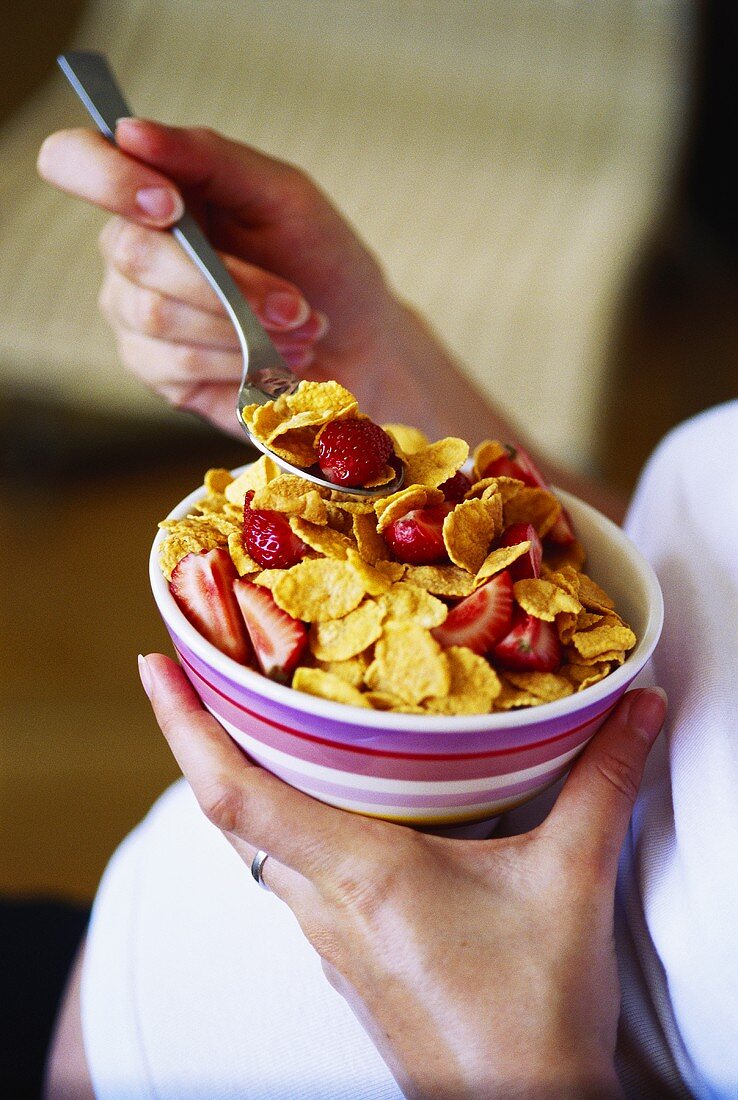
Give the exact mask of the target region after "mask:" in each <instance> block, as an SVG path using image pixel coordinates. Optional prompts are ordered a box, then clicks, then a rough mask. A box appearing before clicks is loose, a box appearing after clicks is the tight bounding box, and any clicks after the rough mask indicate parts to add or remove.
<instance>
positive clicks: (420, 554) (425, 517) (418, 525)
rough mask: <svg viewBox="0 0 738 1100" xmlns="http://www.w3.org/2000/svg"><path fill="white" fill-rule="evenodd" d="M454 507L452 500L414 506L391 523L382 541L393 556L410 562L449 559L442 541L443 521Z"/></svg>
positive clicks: (419, 562) (417, 563)
mask: <svg viewBox="0 0 738 1100" xmlns="http://www.w3.org/2000/svg"><path fill="white" fill-rule="evenodd" d="M453 508H454V505H453V503H446V504H436V505H434V506H433V507H432V508H414V509H413V510H412V511H411V512H406V513H405V515H404V516H400V518H399V519H396V520H395V521H394V523H390V525H389V526H388V527H387V528H386V529H385V530H384V531H383V532H382V534H383V536H384V541H385V542H386V543H387V545H388V546H389V548H390V550H391V551H392V553H393V554H394V555H395V557H396V558H398V559H399V560H400V561H406V562H410V563H411V564H412V565H433V564H437V563H439V562H445V561H448V554H447V552H446V544H445V543H444V541H443V521H444V520H445V518H446V516H447V515H448V514H449V512H451V511H453Z"/></svg>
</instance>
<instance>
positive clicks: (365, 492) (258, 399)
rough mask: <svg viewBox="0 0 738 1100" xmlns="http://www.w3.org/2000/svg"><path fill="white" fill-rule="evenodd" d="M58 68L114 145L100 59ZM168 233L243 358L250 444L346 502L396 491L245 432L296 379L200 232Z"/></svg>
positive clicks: (121, 108) (113, 103) (239, 406)
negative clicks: (306, 460) (304, 464)
mask: <svg viewBox="0 0 738 1100" xmlns="http://www.w3.org/2000/svg"><path fill="white" fill-rule="evenodd" d="M57 60H58V62H59V67H60V68H61V70H62V72H63V73H64V75H65V76H66V78H67V80H68V81H69V83H70V84H71V85H72V88H73V89H74V91H75V92H76V93H77V95H78V96H79V98H80V99H81V100H82V103H83V104H84V105H85V107H86V108H87V110H88V112H89V114H90V116H91V118H92V120H93V122H94V123H95V125H96V126H97V128H98V129H99V130H100V132H101V133H102V134H104V136H105V137H106V138H107V139H108V140H109V141H111V142H112V143H113V144H115V126H116V123H117V121H118V119H119V118H130V117H131V115H132V112H131V109H130V108H129V106H128V104H127V103H126V101H125V99H124V97H123V93H122V91H121V90H120V88H119V86H118V83H117V81H116V79H115V77H114V76H113V73H112V72H111V69H110V66H109V65H108V62H107V59H106V57H105V56H104V54H101V53H95V52H92V51H87V50H80V51H75V52H73V53H65V54H61V55H60V56H59V57H58V58H57ZM171 232H172V234H173V235H174V237H175V238H176V240H177V241H179V243H180V245H181V246H182V248H183V249H184V250H185V252H186V253H187V255H188V256H189V257H190V259H191V260H193V261H194V263H195V264H196V265H197V266H198V267H199V268H200V270H201V271H202V273H203V275H204V276H205V278H206V279H207V280H208V282H209V283H210V285H211V287H212V288H213V290H214V291H215V293H216V294H217V295H218V297H219V298H220V300H221V302H222V303H223V306H224V307H225V310H226V312H227V314H228V316H229V317H230V319H231V321H232V322H233V327H234V328H235V330H236V334H237V335H238V340H239V343H240V345H241V351H242V353H243V374H242V376H241V385H240V388H239V391H238V400H237V403H236V414H237V416H238V420H239V423H240V425H241V427H242V428H243V430H244V432H245V433H246V435H247V436H248V438H249V440H250V442H251V443H252V444H253V445H254V447H257V448H258V449H259V450H260V451H263V453H264V454H266V455H269V457H270V458H271V459H272V461H273V462H275V463H276V464H277V465H278V466H280V467H281V468H282V469H283V470H286V471H287V473H290V474H296V475H297V476H298V477H301V478H304V479H305V480H306V481H311V482H313V483H314V484H315V485H320V486H322V487H323V488H325V489H331V490H334V489H335V490H338V491H339V492H342V493H348V494H349V495H351V496H361V497H379V496H387V495H389V494H390V493H394V492H395V491H396V490H397V489H399V488H400V487H401V485H402V482H403V477H404V470H403V469H402V467H400V469H399V470H398V472H397V475H396V476H395V477H394V478H393V479H392V481H390V482H388V483H387V484H386V485H380V486H378V487H377V488H373V489H366V488H349V487H348V486H341V485H336V484H334V483H333V482H331V481H328V480H327V479H326V478H323V477H320V476H318V475H316V474H314V473H311V472H310V471H309V470H304V469H302V468H301V467H299V466H293V465H292V463H290V462H287V461H286V460H285V459H284V458H280V456H279V455H277V454H275V453H274V452H273V451H271V450H270V449H269V448H268V447H267V446H266V444H264V443H263V442H262V441H261V440H260V439H257V438H256V437H255V436H254V435H253V434H252V432H251V431H250V430H249V428H248V426H247V424H246V422H245V420H244V414H243V410H244V409H245V407H246V406H247V405H264V404H265V403H266V402H267V401H274V400H275V398H277V397H279V396H280V394H283V393H294V391H295V390H296V389H297V387H298V385H299V382H300V380H299V378H297V377H296V375H294V374H293V373H292V371H291V370H290V368H289V367H288V366H287V364H286V363H285V361H284V359H283V358H282V356H281V355H280V354H279V352H278V351H277V349H276V348H275V346H274V344H273V343H272V341H271V340H270V339H269V337H268V335H267V333H266V332H265V331H264V329H263V328H262V326H261V324H260V323H259V321H258V319H257V318H256V316H255V315H254V313H253V312H252V311H251V308H250V306H249V304H248V302H247V301H246V299H245V298H244V296H243V294H242V293H241V291H240V290H239V288H238V286H237V285H236V283H235V281H234V279H233V278H232V277H231V275H230V274H229V272H228V270H227V268H226V267H225V265H224V264H223V261H222V260H221V259H220V256H218V253H217V252H216V251H215V249H214V248H213V247H212V245H211V244H210V242H209V241H208V239H207V238H206V236H205V234H204V233H203V231H202V230H201V229H200V226H199V225H198V224H197V222H196V221H195V219H194V218H193V217H192V215H191V214H189V213H188V212H187V211H185V213H184V214H183V216H182V217H181V218H180V220H179V221H178V222H177V224H176V225H174V226H172V228H171Z"/></svg>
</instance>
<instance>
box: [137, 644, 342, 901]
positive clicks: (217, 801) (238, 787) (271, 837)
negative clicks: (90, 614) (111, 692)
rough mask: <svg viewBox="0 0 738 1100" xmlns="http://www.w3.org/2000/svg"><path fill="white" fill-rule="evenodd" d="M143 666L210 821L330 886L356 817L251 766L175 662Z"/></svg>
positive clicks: (164, 726) (153, 660) (154, 659)
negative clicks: (336, 855) (336, 864)
mask: <svg viewBox="0 0 738 1100" xmlns="http://www.w3.org/2000/svg"><path fill="white" fill-rule="evenodd" d="M139 667H140V670H141V680H142V683H143V685H144V689H145V690H146V693H147V695H148V696H149V699H150V700H151V704H152V706H153V708H154V713H155V715H156V719H157V721H158V723H159V725H160V727H161V730H162V733H163V734H164V736H165V737H166V739H167V742H168V743H169V747H170V748H171V750H172V752H173V754H174V757H175V759H176V760H177V763H178V764H179V766H180V768H181V769H182V772H183V773H184V775H185V777H186V779H187V780H188V782H189V784H190V786H191V787H192V790H193V792H194V794H195V797H196V799H197V801H198V803H199V804H200V806H201V808H202V810H203V812H204V813H205V814H206V816H207V817H208V818H209V820H210V821H212V822H213V823H214V824H215V825H216V826H217V827H218V828H219V829H221V830H222V831H223V832H225V833H228V834H230V835H232V836H234V837H237V838H239V839H240V840H241V841H244V842H245V843H246V844H248V845H249V851H250V850H251V848H261V849H264V850H265V851H267V852H269V854H270V855H271V856H273V857H274V858H275V859H276V860H277V861H278V862H280V863H283V864H285V865H286V866H287V867H289V868H291V869H292V870H293V871H297V872H298V873H299V874H301V875H304V876H305V877H306V878H308V879H310V880H311V881H313V882H315V883H316V884H319V883H320V882H322V881H325V882H326V883H329V881H330V876H331V869H332V867H333V866H334V865H335V863H336V862H338V860H337V859H336V858H335V854H336V853H340V852H341V851H342V850H345V849H346V848H351V835H352V832H353V831H354V828H355V824H354V819H353V818H352V816H351V815H348V814H343V813H341V812H340V811H339V810H335V809H333V808H332V807H330V806H325V805H323V803H321V802H318V801H316V800H315V799H313V798H310V797H309V796H308V795H305V794H302V793H301V792H299V791H297V790H295V789H294V788H293V787H290V786H288V785H287V784H286V783H283V782H282V781H281V780H280V779H277V778H276V776H273V775H271V774H270V773H269V772H267V771H265V770H264V769H263V768H260V767H257V766H256V765H254V764H251V763H250V762H249V760H248V758H247V757H246V756H245V755H244V753H242V752H241V750H240V749H239V748H238V747H237V745H236V744H235V742H234V741H232V740H231V738H230V737H229V736H228V734H227V733H226V732H225V731H224V729H223V728H222V726H220V725H219V723H218V722H217V721H216V720H215V718H213V716H212V715H211V714H209V713H208V711H206V710H205V709H204V708H203V706H202V704H201V702H200V700H199V698H198V697H197V695H196V693H195V691H194V689H193V688H192V686H191V684H190V683H189V681H188V680H187V678H186V676H185V674H184V673H183V672H182V670H181V669H180V668H179V666H178V665H177V664H175V662H174V661H172V660H170V659H169V658H168V657H164V656H163V655H162V654H152V655H150V656H148V657H146V658H141V659H140V662H139ZM359 827H360V826H359Z"/></svg>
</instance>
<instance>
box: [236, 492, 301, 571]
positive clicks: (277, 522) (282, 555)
mask: <svg viewBox="0 0 738 1100" xmlns="http://www.w3.org/2000/svg"><path fill="white" fill-rule="evenodd" d="M253 497H254V494H253V492H248V493H247V494H246V499H245V500H244V504H243V545H244V548H245V549H246V550H247V552H248V553H249V554H250V555H251V557H252V558H253V559H254V561H257V562H258V563H259V565H260V566H262V568H263V569H289V568H291V566H293V565H297V563H298V561H302V558H303V555H304V554H305V551H306V550H307V547H306V546H305V543H304V542H303V541H302V539H301V538H298V537H297V535H296V534H295V532H294V531H293V530H292V528H291V527H290V525H289V522H288V521H287V520H286V519H285V517H284V516H283V515H282V514H281V512H275V511H273V510H272V509H271V508H252V507H251V501H252V500H253Z"/></svg>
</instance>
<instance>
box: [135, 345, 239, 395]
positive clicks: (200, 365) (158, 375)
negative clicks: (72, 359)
mask: <svg viewBox="0 0 738 1100" xmlns="http://www.w3.org/2000/svg"><path fill="white" fill-rule="evenodd" d="M115 335H116V339H117V343H118V353H119V355H120V358H121V360H122V362H123V363H124V365H125V366H126V367H127V368H128V369H129V370H130V371H132V372H133V373H134V374H136V375H138V377H139V378H141V380H142V381H143V382H144V383H145V384H146V385H147V386H149V387H151V388H152V389H155V390H157V391H159V392H163V390H164V387H177V386H179V387H182V389H183V391H184V390H186V389H188V388H190V387H192V386H198V387H209V386H211V385H219V384H221V383H225V384H228V385H230V387H231V396H232V401H233V402H234V407H235V400H236V387H237V385H238V382H239V381H240V378H241V371H242V368H243V357H242V355H241V351H240V349H239V350H238V351H227V350H223V349H219V348H213V347H207V346H200V345H198V344H179V343H174V342H173V341H171V340H163V339H162V340H160V339H158V338H157V337H154V336H146V335H144V334H143V333H141V332H135V331H133V330H130V329H127V328H118V329H116V333H115Z"/></svg>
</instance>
